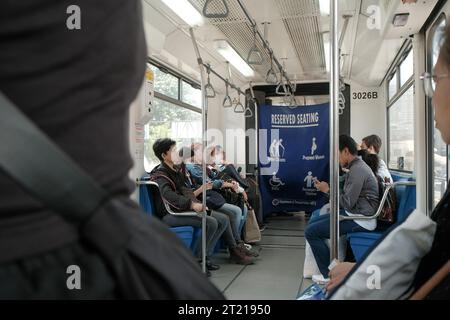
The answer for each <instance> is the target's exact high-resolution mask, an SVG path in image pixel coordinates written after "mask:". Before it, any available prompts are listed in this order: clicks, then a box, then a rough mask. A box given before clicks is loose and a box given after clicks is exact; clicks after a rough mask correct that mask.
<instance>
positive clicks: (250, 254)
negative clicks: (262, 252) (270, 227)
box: [238, 242, 259, 258]
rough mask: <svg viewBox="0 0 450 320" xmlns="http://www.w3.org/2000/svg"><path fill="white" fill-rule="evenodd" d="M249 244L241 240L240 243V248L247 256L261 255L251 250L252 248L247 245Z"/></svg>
mask: <svg viewBox="0 0 450 320" xmlns="http://www.w3.org/2000/svg"><path fill="white" fill-rule="evenodd" d="M247 246H248V245H247V244H245V243H243V242H241V243H239V244H238V248H239V249H240V250H241V251H242V252H243V253H244V254H245V255H246V256H247V257H255V258H256V257H259V253H257V252H254V251H251V250H250V249H248V247H247ZM250 248H251V246H250Z"/></svg>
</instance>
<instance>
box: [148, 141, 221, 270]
mask: <svg viewBox="0 0 450 320" xmlns="http://www.w3.org/2000/svg"><path fill="white" fill-rule="evenodd" d="M153 151H154V153H155V155H156V156H157V157H158V159H159V160H160V161H161V164H160V165H159V166H157V167H156V168H155V169H153V170H152V172H151V173H150V175H151V179H152V180H153V181H155V182H156V183H157V184H158V185H159V189H160V190H161V196H162V198H163V199H162V200H163V201H165V202H167V203H168V204H169V206H170V207H171V209H172V210H173V211H175V212H187V211H191V212H192V211H194V212H197V213H201V212H203V211H204V209H205V208H204V207H203V204H202V203H200V202H199V201H198V200H197V199H196V198H195V195H194V193H193V191H192V189H190V188H188V187H186V184H185V181H184V175H183V174H182V173H181V172H180V170H179V168H178V167H177V164H179V163H180V159H179V156H178V153H177V149H176V142H175V141H173V140H171V139H167V138H165V139H158V140H157V141H156V142H155V143H154V144H153ZM205 187H206V186H205ZM157 211H158V212H157V215H159V217H160V218H161V219H162V220H163V221H164V222H165V223H166V224H167V225H169V226H170V227H180V226H193V227H195V228H201V227H202V218H201V217H200V216H197V217H193V216H185V217H183V216H174V215H171V214H168V213H167V212H166V210H165V209H164V206H159V207H158V206H157ZM227 223H229V220H228V219H226V218H225V219H217V218H215V217H212V216H210V215H208V216H207V217H206V255H207V257H208V256H210V255H212V253H213V250H214V247H215V245H216V243H217V241H218V240H219V239H220V237H221V236H222V234H223V232H224V231H225V229H226V228H227V226H228V225H227ZM197 252H198V254H199V250H198V251H197ZM206 265H207V268H208V270H217V269H218V268H219V267H218V266H216V265H214V264H212V263H211V262H210V261H209V260H207V263H206Z"/></svg>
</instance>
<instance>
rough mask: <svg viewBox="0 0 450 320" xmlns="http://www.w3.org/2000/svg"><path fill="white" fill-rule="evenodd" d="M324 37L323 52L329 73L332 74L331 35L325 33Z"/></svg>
mask: <svg viewBox="0 0 450 320" xmlns="http://www.w3.org/2000/svg"><path fill="white" fill-rule="evenodd" d="M322 37H323V50H324V52H325V64H326V69H327V72H330V59H331V47H330V33H329V32H324V33H323V34H322Z"/></svg>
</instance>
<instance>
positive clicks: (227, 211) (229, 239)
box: [179, 148, 258, 265]
mask: <svg viewBox="0 0 450 320" xmlns="http://www.w3.org/2000/svg"><path fill="white" fill-rule="evenodd" d="M179 156H180V158H181V159H182V160H183V162H182V163H181V172H182V173H183V174H184V176H185V182H186V185H187V186H188V187H189V188H191V189H193V190H194V191H193V192H194V195H195V196H196V197H197V198H200V199H201V196H202V193H203V188H202V186H201V184H200V183H199V182H200V181H199V179H192V177H191V174H190V172H189V170H187V168H186V163H185V161H186V162H188V163H189V164H190V163H191V162H190V161H191V160H192V157H193V156H194V152H193V151H192V149H190V148H182V149H181V150H180V151H179ZM202 182H203V181H202ZM207 185H208V188H207V200H206V201H207V205H208V206H209V205H211V206H214V207H215V208H214V209H215V210H214V211H213V212H212V214H211V215H212V216H213V217H216V218H218V219H228V227H227V229H226V230H225V232H224V240H225V243H226V245H227V246H228V249H229V251H230V258H231V260H232V261H234V262H236V263H238V264H244V265H247V264H252V263H253V260H252V259H251V258H250V257H257V256H258V254H257V253H255V252H252V251H249V250H248V249H247V248H246V247H245V245H244V242H243V241H242V239H241V235H240V232H239V225H240V223H241V221H242V211H241V209H240V208H239V207H238V206H235V205H232V204H229V203H223V204H222V201H223V202H225V199H224V198H223V197H222V195H221V194H220V193H218V192H217V191H216V190H212V189H213V183H212V182H208V183H207ZM208 201H219V202H220V203H211V204H208Z"/></svg>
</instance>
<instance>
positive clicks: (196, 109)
mask: <svg viewBox="0 0 450 320" xmlns="http://www.w3.org/2000/svg"><path fill="white" fill-rule="evenodd" d="M147 63H148V64H149V65H150V66H154V67H156V68H158V69H160V70H161V71H162V72H164V73H167V74H170V75H171V76H173V77H175V78H177V85H178V98H177V99H175V98H173V97H170V96H168V95H165V94H163V93H161V92H158V91H156V90H155V98H156V99H159V100H163V101H166V102H169V103H171V104H174V105H177V106H179V107H182V108H185V109H189V110H191V111H194V112H198V113H202V108H199V107H196V106H193V105H191V104H188V103H186V102H184V101H183V100H182V98H183V84H182V82H183V81H184V82H185V83H187V84H189V85H191V86H192V87H193V88H195V89H198V90H201V85H200V84H199V83H198V82H195V81H193V80H192V79H189V78H187V77H185V76H183V75H181V74H180V73H178V72H176V71H175V70H173V69H170V68H167V67H166V66H164V65H162V64H160V63H158V62H156V61H154V60H151V59H149V60H148V61H147Z"/></svg>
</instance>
